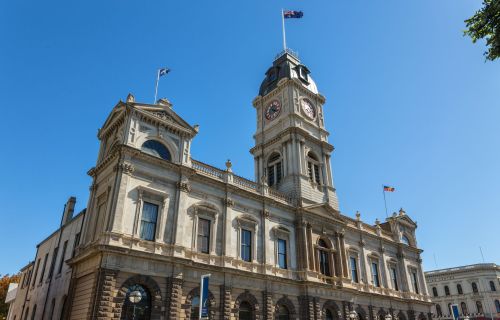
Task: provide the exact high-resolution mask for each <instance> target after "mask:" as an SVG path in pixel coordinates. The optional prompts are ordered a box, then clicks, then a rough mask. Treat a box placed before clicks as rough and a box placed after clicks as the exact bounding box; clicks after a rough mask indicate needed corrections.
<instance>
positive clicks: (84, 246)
mask: <svg viewBox="0 0 500 320" xmlns="http://www.w3.org/2000/svg"><path fill="white" fill-rule="evenodd" d="M324 103H325V98H324V97H323V96H322V95H321V94H319V93H318V90H317V87H316V84H315V83H314V81H313V79H312V78H311V77H310V75H309V70H308V69H307V67H306V66H304V65H303V64H301V63H300V61H299V60H298V58H297V57H296V56H295V55H293V54H292V53H290V52H284V53H283V54H281V55H280V56H278V57H277V58H276V60H275V61H274V62H273V65H272V66H271V68H270V69H269V70H268V71H267V72H266V78H265V80H264V81H263V83H262V85H261V88H260V92H259V95H258V96H257V97H256V98H255V99H254V101H253V105H254V108H255V110H256V113H257V131H256V133H255V135H254V137H255V146H254V147H253V148H252V149H251V150H250V152H251V153H252V155H253V156H254V159H255V181H252V180H248V179H245V178H243V177H241V176H238V175H237V174H235V173H233V172H232V168H231V162H230V161H228V162H227V163H226V168H225V169H218V168H216V167H213V166H210V165H208V164H205V163H203V162H201V161H198V160H195V159H192V158H191V150H190V147H191V142H192V139H193V138H195V136H196V135H197V133H198V127H197V126H191V125H189V124H188V123H187V122H186V121H184V120H183V119H182V118H181V117H180V116H179V115H178V114H177V113H175V112H174V110H173V107H172V105H171V104H170V103H169V102H168V101H167V100H159V101H158V103H157V104H154V105H150V104H144V103H139V102H136V101H135V99H134V97H133V96H132V95H129V96H128V97H127V99H126V101H125V102H121V101H120V102H119V103H118V104H117V105H116V106H115V107H114V108H113V110H112V111H111V113H110V115H109V116H108V118H107V120H106V121H105V123H104V125H103V126H102V128H101V129H100V130H99V133H98V138H99V140H100V142H101V146H100V150H99V155H98V158H97V163H96V166H95V167H94V168H92V169H90V170H89V172H88V174H89V175H90V176H91V177H92V179H93V182H92V186H91V188H90V196H89V202H88V206H87V212H88V213H87V214H86V218H85V221H84V223H83V231H82V237H81V241H80V244H79V246H78V248H77V250H76V255H75V256H74V257H73V258H71V259H70V260H69V261H68V263H69V264H70V266H71V270H72V272H71V277H70V285H69V287H68V289H67V291H66V292H67V295H68V304H67V312H65V313H64V314H63V318H68V319H96V318H97V319H128V318H131V317H130V316H129V315H128V314H129V312H132V311H130V310H132V309H130V306H131V305H130V303H131V302H129V300H130V299H129V297H130V296H129V294H130V293H131V292H132V290H134V292H136V291H139V292H140V293H141V296H142V297H143V298H144V299H143V300H142V302H140V303H142V304H141V305H139V304H137V305H136V307H137V306H138V307H137V308H139V310H141V311H140V312H144V314H143V315H141V317H143V318H144V319H149V318H150V319H189V318H193V317H195V316H196V312H197V309H196V308H194V306H195V305H196V304H197V303H198V302H199V282H200V276H201V275H203V274H206V273H210V274H211V279H210V288H209V314H210V319H244V318H251V319H278V318H279V319H314V320H319V319H347V318H350V317H353V316H354V315H355V317H357V318H358V319H360V320H361V319H363V320H376V319H381V317H383V316H385V315H386V314H387V313H390V314H391V315H392V316H394V317H396V316H397V317H399V319H400V320H413V319H419V320H422V319H427V318H428V317H429V314H430V307H431V304H430V298H429V296H428V294H427V288H426V284H425V281H424V276H423V272H422V266H421V259H420V254H421V252H422V250H420V249H419V248H418V247H417V241H416V237H415V229H416V227H417V225H416V223H415V222H414V221H413V220H412V219H411V218H410V217H409V216H408V215H407V214H406V213H405V212H404V211H403V210H401V211H400V212H399V214H396V213H394V215H393V216H391V217H390V218H388V219H386V221H385V222H383V223H381V222H379V221H376V223H375V224H367V223H365V222H363V221H362V220H361V215H360V214H359V213H358V214H357V215H356V217H355V218H351V217H348V216H346V215H343V214H342V213H341V212H340V211H339V206H338V199H337V195H336V189H335V186H334V184H333V179H332V168H331V165H330V157H331V153H332V152H333V149H334V148H333V146H332V145H331V144H329V142H328V135H329V133H328V131H327V130H326V128H325V124H324V120H323V104H324ZM61 292H63V290H62V289H61ZM21 300H23V299H19V301H21ZM17 301H18V299H16V303H17ZM137 308H135V307H134V309H133V312H136V310H137ZM353 311H355V313H354V312H353Z"/></svg>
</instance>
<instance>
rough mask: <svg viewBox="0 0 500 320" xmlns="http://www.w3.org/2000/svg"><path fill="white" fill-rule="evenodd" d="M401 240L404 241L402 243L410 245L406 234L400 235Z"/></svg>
mask: <svg viewBox="0 0 500 320" xmlns="http://www.w3.org/2000/svg"><path fill="white" fill-rule="evenodd" d="M401 242H403V243H404V244H406V245H407V246H409V245H410V239H408V237H407V236H405V235H403V236H402V237H401Z"/></svg>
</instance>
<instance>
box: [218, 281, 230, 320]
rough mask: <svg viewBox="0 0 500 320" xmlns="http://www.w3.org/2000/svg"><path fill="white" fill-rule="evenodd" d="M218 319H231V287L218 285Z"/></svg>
mask: <svg viewBox="0 0 500 320" xmlns="http://www.w3.org/2000/svg"><path fill="white" fill-rule="evenodd" d="M220 319H221V320H230V319H231V287H229V286H226V285H221V286H220Z"/></svg>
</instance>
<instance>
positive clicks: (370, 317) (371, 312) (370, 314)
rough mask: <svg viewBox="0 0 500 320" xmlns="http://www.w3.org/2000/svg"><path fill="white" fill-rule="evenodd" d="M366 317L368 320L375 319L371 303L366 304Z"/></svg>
mask: <svg viewBox="0 0 500 320" xmlns="http://www.w3.org/2000/svg"><path fill="white" fill-rule="evenodd" d="M368 318H369V319H370V320H375V314H374V312H373V306H372V305H369V306H368Z"/></svg>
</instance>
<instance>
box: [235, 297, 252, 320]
mask: <svg viewBox="0 0 500 320" xmlns="http://www.w3.org/2000/svg"><path fill="white" fill-rule="evenodd" d="M253 318H254V317H253V312H252V305H251V304H250V303H249V302H247V301H242V302H241V303H240V311H239V312H238V319H239V320H252V319H253Z"/></svg>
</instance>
